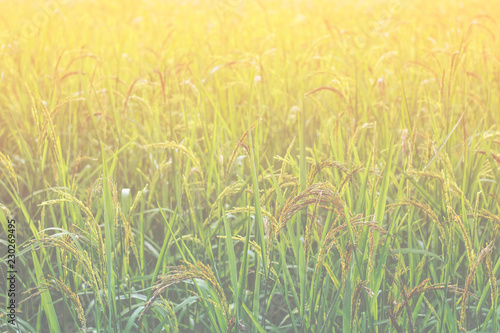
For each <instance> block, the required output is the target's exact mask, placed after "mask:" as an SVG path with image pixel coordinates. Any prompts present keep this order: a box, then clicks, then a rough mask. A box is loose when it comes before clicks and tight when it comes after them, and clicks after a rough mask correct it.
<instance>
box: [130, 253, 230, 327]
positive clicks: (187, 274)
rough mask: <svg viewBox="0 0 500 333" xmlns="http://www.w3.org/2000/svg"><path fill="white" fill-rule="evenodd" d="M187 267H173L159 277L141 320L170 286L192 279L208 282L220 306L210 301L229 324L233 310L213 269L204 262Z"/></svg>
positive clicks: (187, 263)
mask: <svg viewBox="0 0 500 333" xmlns="http://www.w3.org/2000/svg"><path fill="white" fill-rule="evenodd" d="M184 264H185V265H179V266H174V267H171V270H170V272H168V273H167V274H164V275H159V276H158V279H157V281H156V282H155V287H154V290H155V291H154V292H153V295H152V296H151V298H150V299H149V301H147V302H146V304H145V306H144V309H143V311H142V313H141V315H140V316H139V319H138V320H140V319H141V318H142V316H143V315H144V314H145V313H146V311H147V310H148V309H149V308H150V307H151V306H152V305H153V304H154V301H155V300H156V299H157V298H158V297H160V296H161V294H162V293H163V292H164V291H165V290H166V289H167V288H169V287H170V286H172V285H174V284H177V283H180V282H182V281H185V280H191V279H200V280H204V281H205V282H208V283H209V284H210V285H211V286H212V287H213V288H214V290H215V292H216V294H217V296H218V298H219V301H220V302H221V303H220V304H217V303H215V301H213V300H210V301H211V303H213V304H215V305H216V306H218V307H219V308H220V310H221V311H222V314H223V315H224V317H225V318H226V321H227V322H229V320H230V316H231V309H230V308H229V306H228V304H227V301H226V296H225V294H224V291H223V289H222V287H221V286H220V284H219V282H218V281H217V278H216V277H215V275H214V273H213V271H212V269H211V268H210V267H209V266H207V265H204V264H203V263H202V262H200V261H198V262H197V263H196V265H194V264H191V263H189V262H185V261H184Z"/></svg>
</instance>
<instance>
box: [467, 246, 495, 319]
mask: <svg viewBox="0 0 500 333" xmlns="http://www.w3.org/2000/svg"><path fill="white" fill-rule="evenodd" d="M492 250H493V242H491V243H489V244H488V245H487V246H486V247H485V248H483V249H481V252H479V255H478V256H477V258H476V261H475V262H474V263H471V264H470V266H469V274H468V275H467V278H466V279H465V287H464V292H463V297H462V310H461V311H460V324H461V325H462V326H463V327H467V312H466V309H467V301H468V299H469V288H470V286H471V284H472V283H473V281H474V277H475V274H476V270H477V268H478V267H479V265H480V264H481V263H482V262H483V261H484V260H485V259H486V258H487V257H488V255H489V254H491V251H492Z"/></svg>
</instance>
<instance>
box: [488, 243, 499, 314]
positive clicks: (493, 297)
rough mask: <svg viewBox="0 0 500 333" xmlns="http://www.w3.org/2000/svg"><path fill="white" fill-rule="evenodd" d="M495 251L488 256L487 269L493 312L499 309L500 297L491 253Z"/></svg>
mask: <svg viewBox="0 0 500 333" xmlns="http://www.w3.org/2000/svg"><path fill="white" fill-rule="evenodd" d="M492 252H493V251H490V252H488V254H487V255H486V269H487V271H488V277H489V279H490V290H491V309H492V310H493V311H496V309H497V297H498V291H497V279H496V277H495V275H494V274H493V265H492V262H491V253H492Z"/></svg>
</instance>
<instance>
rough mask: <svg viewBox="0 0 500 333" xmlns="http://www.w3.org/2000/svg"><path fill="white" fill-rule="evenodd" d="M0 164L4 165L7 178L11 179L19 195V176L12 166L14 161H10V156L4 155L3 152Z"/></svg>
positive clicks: (0, 154) (0, 153) (0, 156)
mask: <svg viewBox="0 0 500 333" xmlns="http://www.w3.org/2000/svg"><path fill="white" fill-rule="evenodd" d="M0 164H1V165H3V167H4V168H5V169H6V170H7V176H8V177H9V178H10V180H11V181H12V183H13V184H14V188H15V189H16V191H17V192H18V193H19V184H18V182H17V175H16V171H15V170H14V166H13V165H12V161H11V160H10V157H9V156H7V155H5V154H3V153H2V152H1V151H0Z"/></svg>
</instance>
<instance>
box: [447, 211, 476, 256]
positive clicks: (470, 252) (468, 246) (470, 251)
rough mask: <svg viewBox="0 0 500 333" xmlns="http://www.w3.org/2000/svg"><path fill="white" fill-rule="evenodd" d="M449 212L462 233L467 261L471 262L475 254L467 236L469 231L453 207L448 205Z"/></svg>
mask: <svg viewBox="0 0 500 333" xmlns="http://www.w3.org/2000/svg"><path fill="white" fill-rule="evenodd" d="M448 211H449V214H450V215H451V216H452V218H453V220H454V221H455V222H456V223H457V225H458V227H459V229H460V232H461V233H462V236H463V238H464V243H465V248H466V250H467V257H468V259H469V263H473V262H474V260H475V255H474V249H473V248H472V244H471V240H470V237H469V233H468V231H467V229H466V228H465V225H464V224H463V222H462V219H461V218H460V216H459V215H458V214H457V213H455V211H454V210H453V208H451V207H448Z"/></svg>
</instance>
